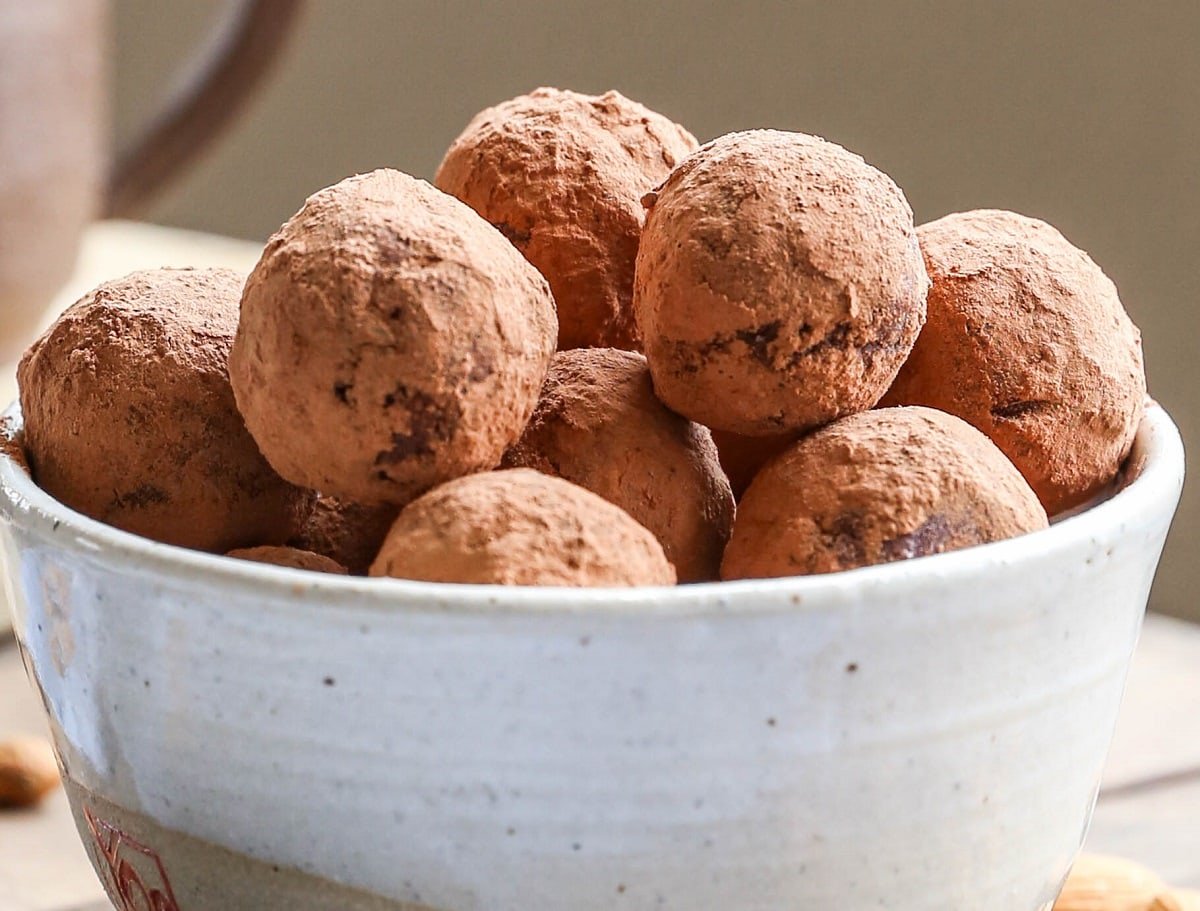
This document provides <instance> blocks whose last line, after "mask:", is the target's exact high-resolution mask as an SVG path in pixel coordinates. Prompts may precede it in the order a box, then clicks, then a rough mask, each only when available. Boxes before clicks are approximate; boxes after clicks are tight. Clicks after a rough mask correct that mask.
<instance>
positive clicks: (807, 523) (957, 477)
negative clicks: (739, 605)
mask: <svg viewBox="0 0 1200 911" xmlns="http://www.w3.org/2000/svg"><path fill="white" fill-rule="evenodd" d="M1046 524H1047V521H1046V513H1045V511H1044V510H1043V509H1042V507H1041V504H1040V503H1038V500H1037V497H1036V496H1035V495H1034V493H1033V491H1032V490H1031V489H1030V487H1029V485H1028V484H1026V483H1025V480H1024V479H1023V478H1022V477H1021V474H1020V472H1018V471H1017V469H1016V468H1015V467H1014V466H1013V464H1012V463H1011V462H1009V461H1008V459H1007V458H1005V456H1004V454H1003V453H1002V452H1001V451H1000V450H999V449H997V448H996V446H995V445H994V444H993V443H992V442H991V441H990V440H989V439H988V438H987V437H986V436H984V435H983V434H982V433H980V432H979V431H978V430H976V429H975V428H973V427H972V426H971V425H970V424H968V423H966V422H965V421H962V420H960V419H958V418H956V417H954V416H952V415H948V414H945V413H944V412H941V411H935V410H933V409H931V408H920V407H909V408H881V409H878V410H875V411H867V412H863V413H861V414H856V415H852V416H850V417H846V418H842V419H841V420H838V421H835V422H833V423H832V424H829V425H828V426H826V427H823V428H821V429H820V430H818V431H816V432H814V433H812V434H810V435H809V436H807V437H804V438H803V439H801V440H800V441H799V442H797V443H796V444H794V445H793V446H792V447H791V448H790V449H788V450H787V451H785V452H784V453H783V454H782V455H780V456H779V457H778V458H776V459H775V460H774V461H772V462H771V463H770V464H769V465H767V467H766V468H764V469H763V470H762V472H760V473H759V475H758V477H756V478H755V479H754V481H753V483H751V485H750V489H749V490H747V491H746V495H745V496H744V497H743V498H742V500H741V502H740V503H739V504H738V514H737V521H736V522H735V523H734V527H733V538H732V540H731V541H730V542H729V547H728V549H727V550H726V551H725V560H724V562H723V564H722V566H721V577H722V578H723V579H749V578H768V577H774V576H799V575H807V574H810V573H828V572H838V571H840V570H846V569H854V568H856V567H860V566H870V565H872V564H876V563H888V562H891V561H893V560H906V559H910V558H913V557H922V556H928V555H930V554H937V553H943V552H945V551H950V550H958V549H960V548H964V547H972V546H974V545H976V544H984V543H987V542H989V541H999V540H1001V539H1004V538H1011V537H1015V536H1016V535H1020V534H1025V533H1026V532H1030V531H1036V530H1037V529H1039V528H1045V527H1046Z"/></svg>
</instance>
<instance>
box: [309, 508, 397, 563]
mask: <svg viewBox="0 0 1200 911" xmlns="http://www.w3.org/2000/svg"><path fill="white" fill-rule="evenodd" d="M399 512H400V509H399V507H396V506H392V505H391V504H389V503H381V504H368V503H353V502H349V501H346V500H339V499H337V497H317V501H316V502H315V503H314V504H313V508H312V512H310V513H309V515H308V519H307V520H306V521H305V523H304V527H303V528H301V529H300V532H299V533H298V534H297V535H296V537H295V538H293V539H292V540H291V541H289V542H288V544H290V545H291V546H293V547H297V548H300V549H301V550H311V551H313V552H314V553H318V554H321V555H323V556H326V557H329V559H331V560H335V561H336V562H338V563H340V564H342V565H343V566H345V567H346V568H347V569H349V570H350V572H351V573H353V574H354V575H356V576H364V575H366V573H367V570H368V569H370V567H371V561H372V560H374V559H375V555H376V554H378V553H379V548H380V547H381V546H382V545H383V539H384V538H385V537H387V533H388V529H389V528H391V527H392V523H393V522H394V521H396V516H397V514H399Z"/></svg>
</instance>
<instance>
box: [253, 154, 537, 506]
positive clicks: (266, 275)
mask: <svg viewBox="0 0 1200 911" xmlns="http://www.w3.org/2000/svg"><path fill="white" fill-rule="evenodd" d="M556 333H557V324H556V322H555V315H554V302H553V300H552V299H551V296H550V291H549V288H548V287H547V285H546V282H545V279H543V278H542V276H540V275H539V274H538V273H537V270H536V269H534V268H533V267H532V266H530V265H529V263H527V262H526V261H525V260H524V259H523V258H522V257H521V256H520V254H519V253H517V251H516V250H514V249H513V247H512V245H511V244H509V243H508V241H506V240H505V239H504V237H503V236H502V235H501V234H500V233H499V232H498V231H496V230H495V229H494V228H493V227H491V226H490V225H489V224H487V222H485V221H484V220H483V219H481V218H480V217H479V216H478V215H476V214H475V213H474V212H473V211H471V209H469V208H468V207H467V206H465V205H463V204H462V203H460V202H459V201H458V200H456V199H454V198H453V197H451V196H448V195H446V194H444V193H441V192H439V191H438V190H436V189H434V188H433V187H431V186H430V185H429V184H427V183H425V182H424V181H420V180H416V179H414V178H412V177H409V176H407V175H405V174H401V173H399V172H398V171H388V170H381V171H374V172H372V173H370V174H365V175H361V176H358V177H351V178H349V179H347V180H344V181H342V182H341V183H339V184H336V185H335V186H333V187H330V188H328V189H325V190H322V191H321V192H319V193H317V194H315V195H314V196H312V197H311V198H309V200H308V201H307V202H306V203H305V205H304V207H303V208H302V209H301V210H300V211H299V212H298V213H297V214H296V215H295V216H293V217H292V218H291V219H290V220H289V221H288V222H287V223H286V224H284V226H283V227H282V228H281V229H280V230H279V232H278V233H276V234H275V235H274V237H272V238H271V240H270V241H269V243H268V244H267V247H266V250H265V251H264V252H263V256H262V259H261V260H260V261H259V263H258V265H257V266H256V267H255V269H254V271H253V273H252V274H251V275H250V278H249V280H248V281H247V282H246V290H245V294H244V295H243V297H242V314H241V323H240V325H239V327H238V334H237V339H236V341H235V342H234V346H233V353H232V356H231V358H230V373H231V375H232V378H233V388H234V392H235V393H236V395H237V400H238V405H239V407H240V408H241V410H242V414H243V415H244V416H245V418H246V426H247V427H249V429H250V432H251V433H252V434H253V435H254V438H255V440H257V441H258V444H259V447H260V448H261V449H262V451H263V453H264V454H265V455H266V457H267V459H269V460H270V462H271V464H272V465H274V466H275V468H276V470H277V471H278V472H279V473H280V474H282V475H283V476H284V477H286V478H289V479H291V480H292V481H294V482H295V483H297V484H303V485H305V486H307V487H311V488H313V489H315V490H319V491H321V492H322V493H325V494H328V495H331V496H337V497H342V498H345V499H349V500H355V501H359V502H364V503H378V502H390V503H396V504H403V503H406V502H408V501H409V500H411V499H412V498H414V497H416V496H417V495H419V494H420V493H422V492H423V491H425V490H427V489H429V488H430V487H432V486H434V485H435V484H438V483H440V482H442V481H446V480H449V479H450V478H454V477H458V476H459V475H463V474H468V473H470V472H474V471H480V470H484V469H489V468H492V467H494V466H495V465H496V464H497V463H498V462H499V461H500V457H501V456H502V455H503V454H504V451H505V449H507V448H508V446H509V445H510V444H511V443H513V442H514V441H515V440H516V438H517V437H518V436H519V435H520V433H521V430H522V428H523V427H524V426H525V422H526V421H527V420H528V419H529V415H530V413H531V412H532V410H533V406H534V403H535V402H536V401H537V395H538V390H539V389H540V388H541V384H542V380H543V379H544V378H545V375H546V370H547V368H548V367H549V363H550V356H551V354H552V353H553V351H554V339H555V336H556Z"/></svg>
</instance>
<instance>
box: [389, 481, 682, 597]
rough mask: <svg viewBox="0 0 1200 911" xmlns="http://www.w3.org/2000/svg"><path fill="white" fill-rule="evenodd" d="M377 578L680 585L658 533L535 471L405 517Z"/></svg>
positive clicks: (453, 488) (454, 484)
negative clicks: (655, 533)
mask: <svg viewBox="0 0 1200 911" xmlns="http://www.w3.org/2000/svg"><path fill="white" fill-rule="evenodd" d="M371 575H372V576H396V577H399V578H402V579H421V580H424V581H428V582H473V583H484V584H498V585H570V586H629V585H673V584H674V582H675V569H674V567H672V566H671V564H670V562H669V561H668V560H667V558H666V557H665V556H664V555H663V550H662V546H661V545H660V544H659V543H658V541H657V540H656V539H655V537H654V535H652V534H651V533H650V532H649V531H647V530H646V529H645V528H643V527H642V526H641V525H639V524H638V523H637V522H635V521H634V520H633V519H632V518H631V517H630V515H629V513H627V512H625V511H624V510H623V509H621V508H620V507H618V506H614V505H613V504H612V503H609V502H608V501H607V500H604V499H601V498H600V497H598V496H596V495H595V494H594V493H592V492H590V491H587V490H584V489H583V488H582V487H577V486H575V485H574V484H571V483H569V482H567V481H564V480H562V479H561V478H556V477H551V476H550V475H545V474H542V473H541V472H537V471H531V470H529V469H526V468H514V469H510V470H507V471H493V472H487V473H484V474H476V475H471V476H469V477H465V478H459V479H458V480H457V481H451V482H449V483H448V484H443V485H441V486H440V487H436V488H434V489H433V490H431V491H430V492H429V493H427V494H425V495H424V496H423V497H421V498H420V499H418V500H415V501H413V502H412V503H410V504H409V505H408V506H406V507H405V508H404V509H403V510H402V511H401V512H400V517H399V518H398V519H397V520H396V524H395V525H393V526H392V530H391V531H390V532H389V533H388V536H387V540H386V541H384V544H383V549H382V550H381V551H380V553H379V556H378V558H376V560H375V563H374V564H373V565H372V566H371Z"/></svg>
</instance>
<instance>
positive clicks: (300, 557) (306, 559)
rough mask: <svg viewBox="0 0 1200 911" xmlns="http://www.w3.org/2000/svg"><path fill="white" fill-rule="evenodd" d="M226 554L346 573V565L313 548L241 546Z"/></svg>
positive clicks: (257, 561)
mask: <svg viewBox="0 0 1200 911" xmlns="http://www.w3.org/2000/svg"><path fill="white" fill-rule="evenodd" d="M225 556H227V557H233V558H234V559H235V560H248V561H250V562H251V563H270V564H272V565H274V566H287V567H290V568H292V569H307V570H310V571H312V572H314V573H332V574H334V575H338V576H344V575H346V572H347V570H346V567H344V566H343V565H342V564H341V563H338V562H337V561H336V560H330V559H329V558H328V557H326V556H322V555H321V554H314V553H313V552H312V551H311V550H300V549H299V548H297V547H269V546H266V547H240V548H238V549H236V550H231V551H230V552H229V553H227V554H226V555H225Z"/></svg>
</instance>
